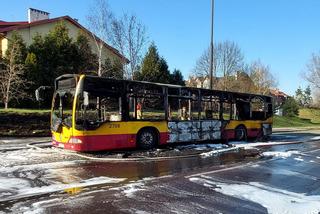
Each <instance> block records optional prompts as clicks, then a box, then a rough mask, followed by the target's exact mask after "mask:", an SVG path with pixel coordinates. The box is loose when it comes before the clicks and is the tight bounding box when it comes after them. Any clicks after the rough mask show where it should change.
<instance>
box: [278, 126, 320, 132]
mask: <svg viewBox="0 0 320 214" xmlns="http://www.w3.org/2000/svg"><path fill="white" fill-rule="evenodd" d="M308 130H319V131H320V126H310V127H282V128H272V132H273V133H277V132H296V131H308Z"/></svg>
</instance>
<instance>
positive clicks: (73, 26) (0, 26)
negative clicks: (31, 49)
mask: <svg viewBox="0 0 320 214" xmlns="http://www.w3.org/2000/svg"><path fill="white" fill-rule="evenodd" d="M58 22H63V23H64V24H65V25H66V26H67V28H68V29H69V36H70V38H72V39H74V40H75V39H76V37H77V35H78V33H79V32H81V33H83V34H84V35H86V36H87V37H88V39H89V45H90V46H91V49H92V51H93V53H97V49H96V44H95V40H94V37H93V34H92V33H91V32H90V31H89V30H88V29H86V28H85V27H83V26H82V25H81V24H79V23H78V21H77V20H75V19H72V18H71V17H69V16H62V17H57V18H53V19H50V18H49V13H47V12H44V11H40V10H36V9H33V8H29V10H28V21H21V22H6V21H0V56H4V55H5V53H6V50H7V48H8V40H10V37H11V35H12V33H13V32H14V31H16V32H18V33H19V34H20V35H21V36H22V38H23V40H24V41H25V43H26V44H27V45H30V44H31V43H32V39H33V37H34V36H35V35H36V34H37V33H39V34H41V35H45V34H48V33H49V31H50V30H51V29H53V28H54V26H55V25H56V24H57V23H58ZM96 39H97V40H100V39H99V38H98V37H96ZM100 41H101V40H100ZM103 44H104V48H103V50H102V58H103V61H104V60H105V59H107V58H108V59H110V60H111V62H114V61H115V60H119V61H120V62H122V63H123V64H125V63H128V62H129V61H128V59H127V58H126V57H124V56H123V55H121V54H120V53H119V51H118V50H116V49H115V48H113V47H111V46H110V45H108V44H107V43H105V42H103Z"/></svg>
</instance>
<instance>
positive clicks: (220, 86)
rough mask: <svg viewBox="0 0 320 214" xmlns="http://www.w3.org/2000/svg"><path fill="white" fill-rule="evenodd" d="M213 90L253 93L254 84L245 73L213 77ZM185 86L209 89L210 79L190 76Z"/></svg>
mask: <svg viewBox="0 0 320 214" xmlns="http://www.w3.org/2000/svg"><path fill="white" fill-rule="evenodd" d="M212 81H213V89H216V90H224V89H226V90H228V91H235V92H245V93H250V92H253V91H254V83H253V81H252V80H251V78H250V77H249V75H248V74H247V73H245V72H241V71H239V72H237V73H236V74H235V75H232V76H228V77H213V80H212ZM186 85H187V86H190V87H197V88H207V89H209V88H210V77H209V76H204V77H196V76H190V77H189V79H188V80H187V81H186Z"/></svg>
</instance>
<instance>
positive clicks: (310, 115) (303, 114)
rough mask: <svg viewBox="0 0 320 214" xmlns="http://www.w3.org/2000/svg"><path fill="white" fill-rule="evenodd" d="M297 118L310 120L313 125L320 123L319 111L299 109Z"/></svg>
mask: <svg viewBox="0 0 320 214" xmlns="http://www.w3.org/2000/svg"><path fill="white" fill-rule="evenodd" d="M299 117H300V118H305V119H310V120H311V122H313V123H320V109H313V108H310V109H307V108H304V109H300V110H299Z"/></svg>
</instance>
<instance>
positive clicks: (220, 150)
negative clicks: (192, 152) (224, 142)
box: [200, 147, 238, 158]
mask: <svg viewBox="0 0 320 214" xmlns="http://www.w3.org/2000/svg"><path fill="white" fill-rule="evenodd" d="M237 150H238V149H237V148H235V147H231V148H225V149H218V150H212V151H210V152H204V153H201V154H200V155H201V157H203V158H208V157H212V156H215V155H217V154H220V153H223V152H229V151H237Z"/></svg>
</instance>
